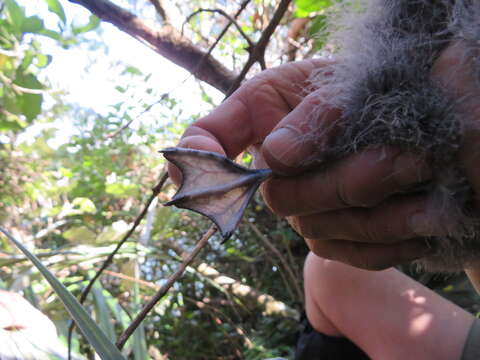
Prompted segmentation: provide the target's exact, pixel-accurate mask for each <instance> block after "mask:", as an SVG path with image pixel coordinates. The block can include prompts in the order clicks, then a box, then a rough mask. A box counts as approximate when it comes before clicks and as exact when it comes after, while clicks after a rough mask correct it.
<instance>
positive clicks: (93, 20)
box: [72, 15, 100, 35]
mask: <svg viewBox="0 0 480 360" xmlns="http://www.w3.org/2000/svg"><path fill="white" fill-rule="evenodd" d="M99 25H100V19H99V18H98V17H96V16H95V15H90V18H89V19H88V23H87V24H86V25H82V26H74V27H73V29H72V32H73V33H74V34H75V35H78V34H82V33H85V32H87V31H90V30H94V29H96V28H97V27H98V26H99Z"/></svg>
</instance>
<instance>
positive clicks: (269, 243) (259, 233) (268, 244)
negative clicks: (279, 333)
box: [247, 222, 303, 300]
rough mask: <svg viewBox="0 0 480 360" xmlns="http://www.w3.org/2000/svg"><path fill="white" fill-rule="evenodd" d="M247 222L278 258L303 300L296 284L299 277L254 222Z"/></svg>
mask: <svg viewBox="0 0 480 360" xmlns="http://www.w3.org/2000/svg"><path fill="white" fill-rule="evenodd" d="M247 224H248V226H250V228H251V229H252V230H253V232H254V233H255V234H256V235H257V236H258V237H259V238H260V240H262V242H263V243H264V244H265V245H266V246H267V248H269V249H270V250H271V251H272V252H273V253H274V254H275V255H276V256H277V257H278V259H279V260H280V262H281V263H282V265H283V267H284V268H285V271H286V272H287V274H288V276H290V280H291V281H292V283H293V285H294V287H295V290H296V292H297V296H298V298H299V299H300V300H303V291H302V290H301V289H300V286H299V285H298V283H299V280H300V279H298V278H297V277H295V274H294V273H293V271H292V269H291V268H290V266H289V265H288V262H287V260H286V259H285V257H284V256H283V255H282V253H281V252H280V251H278V249H277V248H276V247H275V245H273V244H272V243H271V242H270V240H268V238H267V237H266V236H265V235H263V234H262V232H261V231H260V230H259V229H258V227H257V226H256V225H255V224H253V223H251V222H247Z"/></svg>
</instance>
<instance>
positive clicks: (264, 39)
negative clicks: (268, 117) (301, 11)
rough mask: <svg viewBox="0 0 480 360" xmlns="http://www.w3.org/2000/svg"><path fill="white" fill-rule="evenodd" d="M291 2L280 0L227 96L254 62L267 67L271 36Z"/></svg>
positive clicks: (290, 0) (233, 90)
mask: <svg viewBox="0 0 480 360" xmlns="http://www.w3.org/2000/svg"><path fill="white" fill-rule="evenodd" d="M291 2H292V0H282V1H281V2H280V4H279V5H278V7H277V9H276V10H275V13H274V14H273V18H272V20H270V23H269V24H268V25H267V27H266V28H265V30H264V31H263V33H262V36H261V37H260V39H259V40H258V42H257V44H256V45H255V46H254V47H253V49H252V50H251V52H250V56H249V58H248V60H247V63H246V64H245V66H244V67H243V69H242V71H241V73H240V75H238V76H237V78H236V79H235V81H234V82H233V84H232V86H231V87H230V89H228V92H227V95H226V97H229V96H230V95H232V94H233V93H234V92H235V90H237V89H238V87H239V86H240V84H241V83H242V81H243V79H245V76H246V75H247V73H248V71H249V70H250V68H251V67H252V66H253V64H255V63H256V62H257V61H258V62H259V63H260V65H261V66H262V69H263V68H264V67H265V49H266V48H267V45H268V43H269V42H270V38H271V37H272V35H273V32H274V31H275V29H276V28H277V26H278V24H279V23H280V20H282V18H283V15H285V13H286V12H287V10H288V7H289V5H290V3H291Z"/></svg>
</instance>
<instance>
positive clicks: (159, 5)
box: [149, 0, 170, 24]
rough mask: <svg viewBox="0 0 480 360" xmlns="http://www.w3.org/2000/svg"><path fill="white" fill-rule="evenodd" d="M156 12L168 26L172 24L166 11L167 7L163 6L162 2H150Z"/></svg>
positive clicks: (154, 0) (151, 0)
mask: <svg viewBox="0 0 480 360" xmlns="http://www.w3.org/2000/svg"><path fill="white" fill-rule="evenodd" d="M149 1H150V2H151V3H152V5H153V7H154V8H155V10H156V11H157V14H158V15H160V17H161V18H162V19H163V21H165V23H166V24H170V17H169V16H168V14H167V11H166V10H165V6H164V5H163V1H162V0H149Z"/></svg>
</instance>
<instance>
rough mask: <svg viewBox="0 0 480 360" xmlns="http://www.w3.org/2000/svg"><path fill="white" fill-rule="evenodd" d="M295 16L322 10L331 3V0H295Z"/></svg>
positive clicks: (303, 15)
mask: <svg viewBox="0 0 480 360" xmlns="http://www.w3.org/2000/svg"><path fill="white" fill-rule="evenodd" d="M295 5H296V9H295V16H296V17H308V16H310V14H311V13H314V12H317V11H320V10H324V9H326V8H328V7H329V6H331V5H332V0H295Z"/></svg>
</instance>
